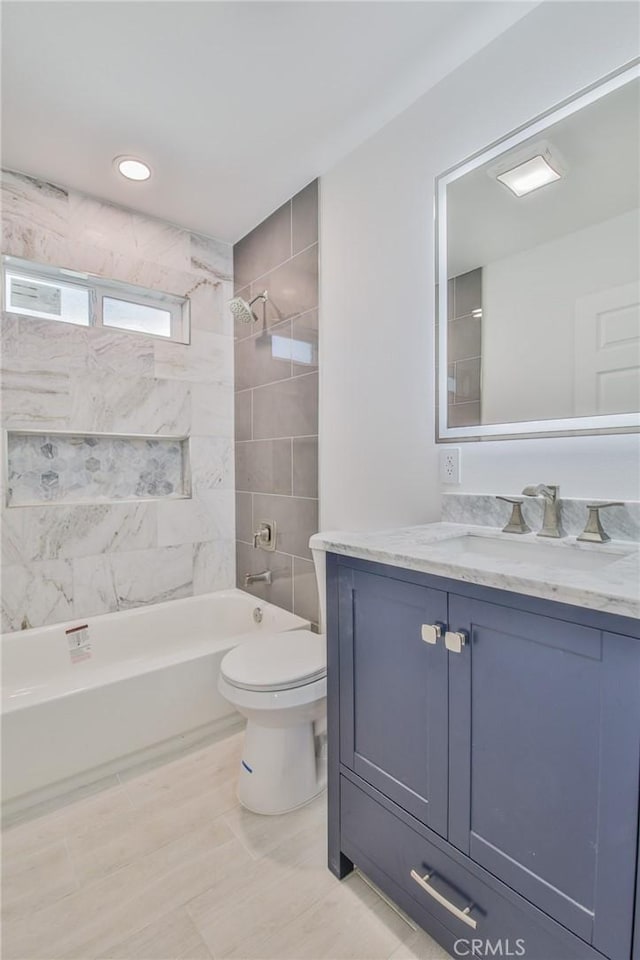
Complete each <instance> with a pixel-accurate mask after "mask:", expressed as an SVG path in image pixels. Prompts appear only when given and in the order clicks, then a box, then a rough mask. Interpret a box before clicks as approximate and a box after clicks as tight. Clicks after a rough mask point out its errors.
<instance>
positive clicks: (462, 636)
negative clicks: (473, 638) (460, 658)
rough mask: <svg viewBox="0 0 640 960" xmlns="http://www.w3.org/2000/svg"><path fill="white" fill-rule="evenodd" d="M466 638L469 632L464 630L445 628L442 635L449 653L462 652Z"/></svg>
mask: <svg viewBox="0 0 640 960" xmlns="http://www.w3.org/2000/svg"><path fill="white" fill-rule="evenodd" d="M468 639H469V634H468V633H467V632H466V630H457V631H456V632H453V631H451V630H447V632H446V633H445V635H444V645H445V647H446V648H447V650H448V651H449V653H462V648H463V647H464V645H465V644H466V642H467V640H468Z"/></svg>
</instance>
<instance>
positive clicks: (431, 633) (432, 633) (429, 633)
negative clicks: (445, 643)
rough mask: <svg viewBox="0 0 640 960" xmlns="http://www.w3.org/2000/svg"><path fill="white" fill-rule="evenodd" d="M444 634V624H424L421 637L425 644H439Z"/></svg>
mask: <svg viewBox="0 0 640 960" xmlns="http://www.w3.org/2000/svg"><path fill="white" fill-rule="evenodd" d="M443 634H444V624H443V623H423V624H422V631H421V636H422V639H423V640H424V642H425V643H437V642H438V640H440V639H441V638H442V636H443Z"/></svg>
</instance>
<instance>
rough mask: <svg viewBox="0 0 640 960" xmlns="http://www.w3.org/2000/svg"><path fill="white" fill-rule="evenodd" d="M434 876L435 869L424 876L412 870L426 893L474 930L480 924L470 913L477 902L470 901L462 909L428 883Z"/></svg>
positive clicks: (415, 878) (413, 875) (414, 878)
mask: <svg viewBox="0 0 640 960" xmlns="http://www.w3.org/2000/svg"><path fill="white" fill-rule="evenodd" d="M432 876H433V871H432V872H431V873H427V874H425V876H424V877H421V876H420V874H419V873H418V871H417V870H412V871H411V879H412V880H415V882H416V883H417V884H418V885H419V886H421V887H422V889H423V890H424V891H425V893H428V894H429V896H430V897H433V899H434V900H437V902H438V903H439V904H440V905H441V906H443V907H444V908H445V910H448V911H449V913H452V914H453V915H454V917H457V918H458V920H462V922H463V923H466V924H467V926H468V927H471V928H472V929H473V930H475V929H476V927H477V926H478V922H477V920H474V919H473V917H470V916H469V914H470V913H471V911H472V910H473V908H474V907H475V903H470V904H469V905H468V906H466V907H465V908H464V910H461V909H460V908H459V907H456V905H455V904H454V903H451V901H450V900H447V898H446V897H443V896H442V894H441V893H438V891H437V890H436V889H435V888H434V887H432V886H431V884H430V883H427V880H430V879H431V877H432Z"/></svg>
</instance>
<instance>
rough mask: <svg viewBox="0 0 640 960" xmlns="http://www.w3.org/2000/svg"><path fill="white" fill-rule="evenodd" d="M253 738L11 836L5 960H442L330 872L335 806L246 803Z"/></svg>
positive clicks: (143, 772)
mask: <svg viewBox="0 0 640 960" xmlns="http://www.w3.org/2000/svg"><path fill="white" fill-rule="evenodd" d="M241 737H242V733H233V734H232V735H229V736H226V737H224V738H223V739H220V740H218V741H216V742H215V743H210V744H208V745H206V746H204V747H201V748H199V749H195V750H193V751H191V752H190V753H188V754H184V755H182V756H180V757H178V758H177V759H173V760H171V761H170V762H165V763H163V764H162V765H149V766H148V767H147V768H138V769H137V770H136V771H133V772H130V773H129V774H127V775H120V776H119V777H115V778H112V780H111V781H110V783H109V785H104V786H103V788H102V789H101V790H100V791H99V792H97V793H94V794H91V795H88V796H86V795H85V796H81V797H80V798H79V799H75V800H73V801H72V802H67V803H66V804H65V805H63V806H60V807H58V808H57V809H53V810H49V812H46V813H43V814H41V815H40V816H38V817H36V818H33V819H30V820H26V821H24V822H22V823H19V824H17V825H15V826H12V827H10V828H8V829H7V830H5V831H4V833H3V835H2V874H3V876H2V881H3V882H2V888H3V889H2V893H3V896H2V914H3V916H2V919H3V926H2V956H3V958H4V960H18V958H19V960H36V958H38V960H40V958H42V960H54V958H61V957H67V958H81V960H98V958H101V960H105V958H111V960H133V958H137V960H187V958H190V960H216V958H223V957H234V958H244V960H250V958H274V960H285V958H291V960H302V958H314V960H340V958H353V960H374V958H380V960H387V958H388V960H411V958H420V960H445V958H447V956H448V954H447V953H446V952H445V951H444V950H443V949H442V948H441V947H440V946H438V944H436V943H435V941H433V940H432V939H431V938H430V937H428V936H427V935H426V934H425V933H423V932H422V931H419V930H415V929H414V928H413V927H412V926H410V924H409V923H408V922H406V921H405V920H404V919H403V918H402V917H401V916H400V915H399V914H398V913H397V912H396V911H394V910H393V909H391V907H390V906H389V905H388V904H387V903H386V902H385V901H384V900H383V899H381V898H380V897H379V896H378V895H377V893H376V892H375V891H374V890H373V889H372V888H371V887H370V886H369V885H368V884H367V883H365V881H364V880H363V879H362V878H361V877H360V876H359V875H358V874H357V873H354V874H352V875H351V876H350V877H349V878H348V879H346V880H344V881H343V882H342V883H340V882H338V881H337V880H336V879H335V877H333V876H332V874H331V873H330V872H329V871H328V869H327V866H326V839H325V836H326V796H323V797H320V798H319V799H318V800H316V801H314V802H313V803H311V804H309V805H308V806H307V807H304V808H302V809H301V810H298V811H296V812H294V813H290V814H287V815H286V816H282V817H260V816H256V815H254V814H251V813H249V812H248V811H246V810H244V809H243V808H242V807H240V806H239V805H238V803H237V800H236V797H235V776H236V772H237V768H238V764H239V760H240V744H241Z"/></svg>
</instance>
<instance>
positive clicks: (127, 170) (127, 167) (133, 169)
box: [113, 157, 151, 180]
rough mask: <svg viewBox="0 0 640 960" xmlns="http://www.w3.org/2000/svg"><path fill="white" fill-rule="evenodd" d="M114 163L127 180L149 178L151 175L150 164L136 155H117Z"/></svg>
mask: <svg viewBox="0 0 640 960" xmlns="http://www.w3.org/2000/svg"><path fill="white" fill-rule="evenodd" d="M113 163H114V165H115V167H116V169H117V170H118V171H119V172H120V173H121V174H122V176H123V177H126V178H127V180H148V179H149V177H150V176H151V167H150V166H149V164H147V163H144V161H143V160H138V159H137V158H136V157H116V158H115V160H114V161H113Z"/></svg>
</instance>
